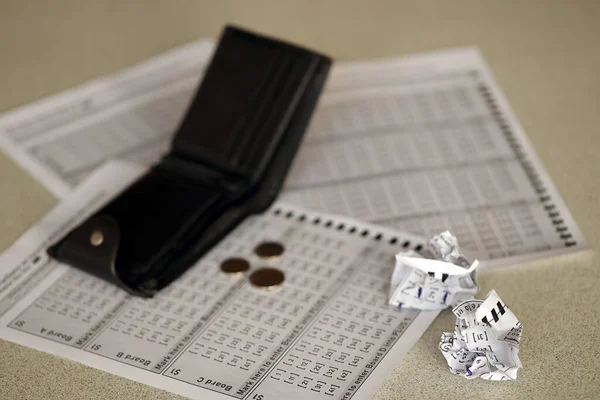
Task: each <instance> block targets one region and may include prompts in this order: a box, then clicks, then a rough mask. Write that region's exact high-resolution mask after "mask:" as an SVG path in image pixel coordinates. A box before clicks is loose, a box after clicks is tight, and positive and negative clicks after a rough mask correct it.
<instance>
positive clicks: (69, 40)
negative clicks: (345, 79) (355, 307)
mask: <svg viewBox="0 0 600 400" xmlns="http://www.w3.org/2000/svg"><path fill="white" fill-rule="evenodd" d="M227 22H235V23H238V24H241V25H243V26H246V27H249V28H253V29H256V30H260V31H262V32H265V33H269V34H273V35H277V36H280V37H282V38H286V39H289V40H293V41H296V42H298V43H301V44H304V45H306V46H310V47H313V48H316V49H319V50H321V51H324V52H327V53H329V54H331V55H332V56H334V57H336V58H345V59H348V58H372V57H385V56H392V55H403V54H409V53H413V52H421V51H425V50H431V49H437V48H441V47H445V46H455V45H467V44H475V45H478V46H480V48H481V49H482V51H483V54H484V56H485V58H486V59H487V61H488V62H489V64H490V65H491V68H492V70H493V71H494V73H495V75H496V77H497V79H498V81H499V83H500V85H501V86H502V88H503V89H504V91H505V92H506V94H507V96H508V99H509V100H510V102H511V103H512V105H513V107H514V109H515V111H516V114H517V115H518V117H519V118H520V120H521V121H522V123H523V125H524V127H525V130H526V131H527V133H528V135H529V137H530V138H531V140H532V142H533V144H534V146H535V148H536V149H537V151H538V153H539V155H540V157H541V159H542V161H543V162H544V164H545V165H546V168H547V169H548V171H549V173H550V175H551V176H552V178H553V180H554V182H555V184H556V185H557V187H558V189H559V191H560V193H561V194H562V196H563V198H564V200H565V202H566V203H567V205H568V207H569V208H570V210H571V212H572V213H573V215H574V217H575V219H576V220H577V222H578V223H579V225H580V227H581V229H582V231H583V233H584V235H585V237H586V239H587V242H588V244H589V245H590V248H591V249H590V250H587V251H584V252H580V253H576V254H572V255H567V256H561V257H556V258H551V259H545V260H542V261H537V262H530V263H527V264H522V265H515V266H512V267H508V268H504V269H496V270H492V271H484V272H482V273H481V274H480V281H481V283H482V286H483V290H482V291H483V292H484V293H485V292H487V291H488V290H489V289H491V288H495V289H496V290H497V291H498V292H499V294H500V295H501V296H502V298H503V299H504V300H505V301H506V302H507V303H509V304H510V305H511V307H512V309H513V310H514V311H515V313H516V315H517V316H518V317H519V318H520V319H521V321H522V322H523V324H524V326H525V329H524V338H523V341H522V343H521V351H520V356H521V360H522V362H523V365H524V367H523V369H522V370H521V371H520V372H519V378H518V380H517V381H516V382H500V383H493V382H484V381H480V380H479V381H465V380H463V379H462V378H460V377H457V376H452V375H451V374H450V373H449V372H448V371H447V368H446V366H445V362H444V360H443V357H442V356H441V355H440V354H439V352H438V350H437V344H438V340H439V337H440V334H441V332H442V331H444V330H452V328H453V325H454V319H453V317H452V314H451V313H450V312H449V311H446V312H444V313H442V314H441V315H440V317H438V318H437V320H436V321H435V322H434V323H433V324H432V325H431V327H430V328H429V329H428V330H427V332H426V333H425V334H424V335H423V337H422V338H421V339H420V341H419V342H418V343H417V345H416V346H415V347H414V348H413V349H412V350H411V351H410V353H409V354H408V355H407V356H406V357H405V358H404V359H402V360H401V361H399V363H398V366H397V367H396V369H395V370H394V372H393V373H392V374H391V375H390V376H389V378H388V379H387V381H386V382H385V384H384V385H383V386H382V387H381V388H380V390H379V391H378V392H377V394H376V395H375V397H374V398H375V399H379V400H383V399H401V398H424V399H427V398H462V394H464V398H468V399H471V398H503V399H508V398H546V399H553V398H600V376H598V375H599V372H600V334H599V331H600V311H599V306H600V289H599V287H598V286H599V284H600V279H599V278H600V265H599V264H600V262H599V258H598V255H597V252H596V251H595V249H597V248H598V245H599V244H600V214H599V213H598V207H599V206H600V204H599V203H600V197H599V195H600V133H599V132H598V130H599V127H600V101H599V99H600V78H599V76H600V1H589V2H584V1H576V2H569V1H567V0H565V1H520V2H516V1H514V2H513V1H510V2H506V1H504V2H503V1H497V2H490V1H472V2H460V1H459V2H439V3H437V2H435V3H434V2H429V1H426V2H416V1H415V2H414V3H412V2H406V3H403V2H398V1H389V2H367V1H364V2H358V1H325V0H323V1H309V0H305V1H295V2H291V1H284V0H280V1H257V0H255V1H246V2H243V1H238V2H235V1H218V2H214V3H209V2H200V1H196V2H192V1H189V2H188V1H178V0H173V1H163V2H159V1H123V0H121V1H118V0H116V1H108V0H96V1H91V0H90V1H87V0H73V1H59V0H55V1H43V0H39V1H37V2H36V1H23V0H22V1H18V0H15V1H4V0H0V111H6V110H9V109H11V108H13V107H15V106H18V105H21V104H25V103H28V102H30V101H33V100H35V99H37V98H40V97H42V96H45V95H50V94H52V93H55V92H58V91H61V90H64V89H67V88H69V87H72V86H75V85H77V84H80V83H82V82H85V81H86V80H89V79H91V78H94V77H96V76H99V75H102V74H107V73H111V72H115V71H118V70H120V69H122V68H124V67H126V66H129V65H132V64H134V63H136V62H138V61H140V60H143V59H145V58H147V57H150V56H152V55H155V54H158V53H161V52H163V51H165V50H168V49H170V48H172V47H174V46H176V45H179V44H182V43H185V42H186V41H189V40H193V39H196V38H199V37H207V36H213V37H214V36H216V35H217V34H218V32H219V31H220V29H221V27H222V25H223V24H225V23H227ZM54 204H56V199H54V198H53V197H52V195H50V193H48V192H47V191H46V190H45V189H44V188H43V187H42V186H41V185H40V184H39V183H37V182H36V181H35V180H33V179H32V178H31V177H30V176H29V175H28V174H27V173H25V172H24V171H23V170H21V169H20V168H19V167H18V166H16V165H15V164H14V163H13V162H12V161H10V160H9V159H8V158H7V157H6V156H4V155H2V154H0V249H5V248H7V247H8V246H10V244H11V243H12V242H13V241H14V240H15V239H17V237H18V236H19V235H21V234H22V233H23V232H25V230H26V229H27V228H28V227H29V226H30V225H31V224H33V223H35V221H36V220H37V219H38V218H40V217H41V216H42V215H44V214H45V213H46V212H47V211H48V210H50V208H51V207H52V206H53V205H54ZM173 397H176V396H174V395H172V394H170V393H167V392H163V391H160V390H156V389H153V388H151V387H148V386H145V385H142V384H139V383H135V382H132V381H129V380H126V379H123V378H120V377H117V376H114V375H111V374H108V373H105V372H101V371H98V370H95V369H92V368H89V367H86V366H83V365H81V364H78V363H75V362H71V361H68V360H66V359H62V358H58V357H55V356H51V355H48V354H44V353H41V352H38V351H35V350H31V349H28V348H25V347H22V346H18V345H15V344H12V343H8V342H5V341H0V398H1V399H13V398H28V399H38V398H39V399H54V398H56V399H82V398H90V399H106V398H143V399H164V398H173Z"/></svg>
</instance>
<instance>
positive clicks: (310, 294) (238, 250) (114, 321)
mask: <svg viewBox="0 0 600 400" xmlns="http://www.w3.org/2000/svg"><path fill="white" fill-rule="evenodd" d="M142 172H143V168H142V167H139V166H134V165H132V164H128V163H124V162H119V161H113V162H110V163H108V164H106V165H105V166H104V167H102V168H101V169H99V170H98V171H96V172H94V173H93V174H92V176H91V177H90V178H89V179H88V180H86V181H85V182H84V183H83V184H82V185H80V186H78V188H77V189H75V190H74V191H73V192H72V193H71V194H70V195H69V196H67V197H66V198H65V199H64V200H63V201H62V202H61V203H60V204H59V205H58V206H57V207H56V208H54V209H53V210H52V211H51V212H50V213H49V214H48V215H47V216H46V217H44V218H43V219H42V220H40V221H39V223H38V224H36V225H35V226H34V227H32V228H31V229H30V230H29V231H28V232H26V233H25V234H24V235H23V236H22V237H21V238H20V239H19V240H18V241H17V242H16V243H15V244H14V245H13V246H12V247H11V248H9V249H8V250H7V251H6V252H4V253H3V254H2V256H0V337H1V338H3V339H6V340H10V341H13V342H16V343H19V344H22V345H25V346H29V347H32V348H35V349H38V350H41V351H44V352H48V353H52V354H55V355H59V356H62V357H66V358H69V359H71V360H75V361H78V362H81V363H84V364H87V365H89V366H92V367H95V368H99V369H102V370H104V371H108V372H110V373H113V374H117V375H120V376H123V377H126V378H129V379H133V380H136V381H138V382H142V383H145V384H148V385H151V386H154V387H157V388H161V389H164V390H168V391H171V392H174V393H177V394H180V395H184V396H188V397H191V398H197V399H208V400H210V399H227V398H237V399H253V400H271V399H292V400H294V399H368V398H370V397H371V395H372V394H373V393H374V392H375V391H376V390H377V388H378V387H379V386H380V385H381V383H382V382H383V380H384V379H385V377H386V376H387V375H388V374H389V373H390V372H391V370H392V368H393V367H394V365H396V364H397V363H398V362H399V361H400V360H401V358H402V357H403V355H404V354H405V353H406V352H407V351H408V350H409V349H410V348H411V346H412V345H413V344H414V343H415V342H416V340H417V339H418V338H419V337H420V336H421V334H422V333H423V332H424V330H425V329H426V328H427V327H428V326H429V324H430V323H431V321H432V320H433V319H434V318H435V317H436V316H437V312H418V311H415V310H400V309H395V308H393V307H389V306H388V304H387V295H388V287H389V279H390V276H391V273H392V270H393V268H394V255H395V254H396V253H398V252H399V251H402V250H407V249H419V248H420V246H422V245H423V244H424V242H423V240H422V239H420V238H418V237H415V236H412V235H410V234H403V233H399V232H396V231H393V230H391V229H387V228H380V227H376V226H373V225H369V224H363V223H360V222H356V221H354V220H351V219H345V218H339V217H331V216H329V215H326V214H319V213H313V212H305V211H301V210H300V209H298V208H296V207H293V206H287V205H283V204H280V203H277V204H275V205H274V206H273V207H272V208H271V209H270V210H268V211H267V212H266V213H264V214H262V215H257V216H252V217H250V218H248V219H246V220H245V222H243V223H242V224H241V225H240V226H238V227H237V228H236V229H235V230H234V231H233V232H232V233H230V234H229V235H228V236H227V237H226V238H225V239H224V240H222V241H221V242H220V243H219V244H218V245H217V246H215V247H214V248H213V249H212V250H211V251H210V252H209V253H207V254H206V255H205V256H204V257H203V258H202V259H200V260H199V261H198V262H197V263H196V264H195V265H194V266H193V267H192V268H191V269H190V270H188V271H187V272H186V273H185V274H184V275H183V276H182V277H180V278H179V279H178V280H177V281H175V282H174V283H173V284H171V285H170V286H168V287H167V288H165V289H164V290H163V291H161V292H160V293H159V294H158V295H157V296H155V297H154V298H152V299H142V298H138V297H132V296H131V295H129V294H127V293H126V292H125V291H123V290H121V289H119V288H117V287H116V286H113V285H111V284H108V283H106V282H104V281H102V280H99V279H97V278H95V277H93V276H91V275H88V274H86V273H84V272H81V271H79V270H77V269H75V268H72V267H69V266H67V265H64V264H60V263H57V262H56V261H54V260H52V259H49V258H48V256H47V255H46V252H45V250H46V249H47V247H48V246H49V245H50V244H52V243H53V242H55V241H57V240H58V239H60V238H61V237H62V236H63V235H64V234H65V233H66V232H68V231H69V230H70V229H71V228H72V227H74V226H75V225H77V224H78V223H79V222H81V221H82V220H83V219H84V218H86V216H88V215H89V214H91V213H92V212H93V211H94V210H95V209H98V208H99V207H100V206H101V205H102V204H103V203H105V202H106V201H107V200H108V199H110V198H111V197H112V196H114V195H115V194H116V193H118V192H119V191H120V190H121V189H123V188H124V187H125V186H126V185H127V184H128V183H130V182H131V181H132V180H133V179H135V177H137V176H139V174H140V173H142ZM264 242H277V243H280V244H281V245H282V246H283V249H284V250H283V253H282V254H281V255H280V256H279V257H278V258H274V259H261V258H259V257H258V255H257V254H255V252H254V249H256V247H257V246H258V245H260V244H261V243H264ZM231 257H236V258H243V259H245V260H247V261H248V262H249V263H250V265H251V269H250V272H251V271H252V270H253V269H256V268H259V267H264V266H268V267H273V268H277V269H279V270H281V271H282V272H283V273H284V275H285V279H284V281H283V283H282V284H281V285H280V286H279V287H277V288H275V289H273V290H265V289H264V288H257V287H254V286H252V285H251V284H250V283H249V280H248V279H247V274H246V275H236V276H233V275H228V274H225V273H223V272H222V271H221V270H220V268H219V265H220V264H221V263H222V262H223V261H224V260H226V259H228V258H231ZM407 379H408V377H407Z"/></svg>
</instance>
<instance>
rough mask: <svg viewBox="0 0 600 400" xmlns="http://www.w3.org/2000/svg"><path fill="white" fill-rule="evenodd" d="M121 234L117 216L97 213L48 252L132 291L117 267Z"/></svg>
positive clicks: (62, 260)
mask: <svg viewBox="0 0 600 400" xmlns="http://www.w3.org/2000/svg"><path fill="white" fill-rule="evenodd" d="M120 237H121V235H120V232H119V227H118V224H117V222H116V221H115V220H114V218H112V217H110V216H108V215H99V216H94V217H92V218H90V219H88V220H87V221H85V222H84V223H83V224H81V225H80V226H79V227H77V228H75V229H74V230H73V231H72V232H71V233H69V235H68V236H67V237H66V238H65V239H63V241H61V242H60V243H58V244H56V245H54V246H52V247H50V248H49V249H48V254H50V255H51V256H52V257H54V258H56V259H59V260H60V261H61V262H64V263H67V264H71V265H77V266H78V267H79V268H80V269H82V270H84V271H85V272H87V273H89V274H92V275H95V276H97V277H99V278H102V279H104V280H106V281H108V282H111V283H114V284H115V285H117V286H120V287H122V288H125V289H128V290H129V285H127V284H126V283H125V282H123V280H122V279H121V277H119V276H118V274H117V271H116V268H115V260H116V258H117V251H118V250H119V240H120Z"/></svg>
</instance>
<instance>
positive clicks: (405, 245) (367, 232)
mask: <svg viewBox="0 0 600 400" xmlns="http://www.w3.org/2000/svg"><path fill="white" fill-rule="evenodd" d="M272 213H273V215H276V216H279V217H283V218H286V219H292V218H296V220H297V221H299V222H306V223H312V224H313V225H318V226H322V227H324V228H326V229H332V230H333V229H335V230H337V231H340V232H346V233H348V234H349V235H358V236H361V237H363V238H366V239H373V240H374V241H376V242H384V241H387V243H388V244H389V245H390V246H397V247H399V248H400V249H402V250H404V251H406V250H409V249H411V247H412V250H414V251H420V250H421V249H423V244H422V243H411V241H410V240H405V241H403V242H400V239H399V238H398V237H397V236H389V235H385V234H384V233H382V232H379V231H377V230H376V229H373V228H363V229H362V230H361V229H360V228H359V227H358V226H356V225H347V224H346V223H344V222H338V221H336V220H335V219H334V218H325V219H324V218H323V217H320V216H314V217H311V216H309V215H307V214H306V213H304V212H302V213H299V214H298V215H296V214H297V213H296V212H294V211H291V210H290V211H285V210H283V209H281V208H275V209H274V210H273V211H272Z"/></svg>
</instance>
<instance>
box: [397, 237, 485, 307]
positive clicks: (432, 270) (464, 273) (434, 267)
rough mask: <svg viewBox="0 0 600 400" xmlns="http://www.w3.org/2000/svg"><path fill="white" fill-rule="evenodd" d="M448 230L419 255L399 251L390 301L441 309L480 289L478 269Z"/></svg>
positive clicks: (466, 297)
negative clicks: (462, 252)
mask: <svg viewBox="0 0 600 400" xmlns="http://www.w3.org/2000/svg"><path fill="white" fill-rule="evenodd" d="M478 265H479V262H478V261H477V260H475V261H474V262H473V263H472V264H469V262H468V261H467V259H466V258H465V257H464V256H463V255H462V254H461V253H460V249H459V247H458V243H457V241H456V238H455V237H454V236H452V234H451V233H450V232H448V231H445V232H442V233H440V234H439V235H436V236H434V237H433V238H431V240H430V241H429V243H428V245H427V247H426V248H425V249H424V250H422V251H421V254H418V253H416V252H414V251H410V252H407V253H398V254H397V255H396V267H395V269H394V273H393V274H392V280H391V285H390V300H389V304H390V305H391V306H394V307H398V308H416V309H419V310H441V309H444V308H446V307H448V306H453V307H454V306H456V305H457V304H459V303H461V302H462V301H464V300H467V299H470V298H473V296H474V295H475V294H476V293H477V292H478V291H479V286H478V285H477V281H476V275H475V269H476V268H477V266H478Z"/></svg>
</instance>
